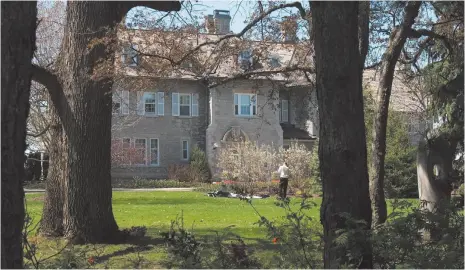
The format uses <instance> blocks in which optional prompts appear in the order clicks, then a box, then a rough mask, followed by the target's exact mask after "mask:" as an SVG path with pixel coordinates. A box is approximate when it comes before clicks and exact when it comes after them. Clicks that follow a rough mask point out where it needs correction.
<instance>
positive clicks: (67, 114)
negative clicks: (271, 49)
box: [34, 1, 180, 243]
mask: <svg viewBox="0 0 465 270" xmlns="http://www.w3.org/2000/svg"><path fill="white" fill-rule="evenodd" d="M137 5H147V6H149V7H152V8H155V9H158V10H163V11H172V10H179V9H180V3H179V2H176V1H173V2H171V1H165V2H144V1H141V2H96V1H95V2H94V1H86V2H84V1H82V2H81V1H77V2H69V3H68V5H67V10H66V13H67V22H66V25H65V30H64V31H65V36H64V39H63V43H62V48H61V53H60V55H59V57H58V61H57V67H58V70H57V72H56V73H55V74H52V73H51V72H50V71H47V70H45V69H43V68H40V67H34V77H35V80H37V81H38V82H40V83H42V84H43V85H45V86H46V87H47V89H48V90H49V93H50V98H51V100H52V102H53V105H54V106H55V108H56V110H57V112H58V115H59V117H60V121H61V123H62V125H63V132H64V135H63V136H64V141H63V148H62V149H63V150H62V151H63V152H64V153H65V154H64V155H62V156H60V163H57V162H54V163H53V164H52V165H53V166H57V167H56V168H53V169H54V170H56V171H60V170H61V171H63V168H65V177H64V181H63V182H62V183H63V194H62V196H63V197H62V199H63V233H64V235H65V236H66V237H67V238H70V239H73V241H74V242H75V243H84V242H88V243H89V242H110V241H111V242H114V241H118V240H119V237H117V235H118V226H117V224H116V221H115V219H114V216H113V211H112V204H111V199H112V189H111V175H110V169H111V156H110V151H111V150H110V149H111V89H112V85H113V80H112V75H113V74H112V71H113V68H114V67H113V65H114V61H113V60H114V52H115V47H116V46H112V45H109V44H111V43H114V42H115V41H116V29H115V28H116V27H115V26H116V24H117V23H118V22H119V21H120V20H121V18H122V17H123V16H124V15H125V14H126V12H127V11H128V10H129V9H130V8H132V7H134V6H137ZM59 148H61V147H58V149H59ZM48 187H50V188H51V187H52V186H51V185H48ZM56 192H57V191H56V190H50V191H49V192H48V193H49V194H50V195H51V194H55V193H56ZM53 199H59V198H53ZM50 200H52V198H50ZM48 206H49V207H50V204H49V205H48ZM58 210H59V209H58ZM58 210H57V209H49V210H47V211H49V214H50V215H49V216H50V217H51V218H52V219H54V218H56V219H57V220H49V221H48V223H49V225H52V226H51V228H59V227H58V226H56V224H58V223H59V220H58V219H59V218H60V217H59V214H56V212H57V211H58Z"/></svg>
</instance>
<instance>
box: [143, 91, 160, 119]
mask: <svg viewBox="0 0 465 270" xmlns="http://www.w3.org/2000/svg"><path fill="white" fill-rule="evenodd" d="M146 95H153V102H147V100H146ZM157 95H158V94H157V92H144V94H143V95H142V101H143V102H144V115H147V116H156V115H157V103H158V102H157ZM147 104H149V105H153V112H148V111H147Z"/></svg>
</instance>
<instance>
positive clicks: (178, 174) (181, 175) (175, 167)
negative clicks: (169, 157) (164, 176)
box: [168, 164, 190, 182]
mask: <svg viewBox="0 0 465 270" xmlns="http://www.w3.org/2000/svg"><path fill="white" fill-rule="evenodd" d="M168 178H169V179H173V180H176V181H179V182H190V181H189V180H190V177H189V165H187V164H170V165H169V166H168Z"/></svg>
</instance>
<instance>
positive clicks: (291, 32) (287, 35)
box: [281, 16, 297, 43]
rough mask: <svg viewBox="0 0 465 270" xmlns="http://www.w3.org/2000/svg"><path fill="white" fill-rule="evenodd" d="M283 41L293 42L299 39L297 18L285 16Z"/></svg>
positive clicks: (282, 23)
mask: <svg viewBox="0 0 465 270" xmlns="http://www.w3.org/2000/svg"><path fill="white" fill-rule="evenodd" d="M281 36H282V41H283V42H286V43H293V42H296V41H297V21H296V19H295V18H292V17H289V16H285V17H283V20H282V22H281Z"/></svg>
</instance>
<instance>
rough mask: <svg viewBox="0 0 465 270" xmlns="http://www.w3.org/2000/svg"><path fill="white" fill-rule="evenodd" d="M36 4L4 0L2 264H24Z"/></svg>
mask: <svg viewBox="0 0 465 270" xmlns="http://www.w3.org/2000/svg"><path fill="white" fill-rule="evenodd" d="M36 5H37V3H36V2H35V1H34V2H2V11H1V14H2V101H1V104H2V263H1V266H2V268H23V246H22V236H23V235H22V229H23V226H24V191H23V187H22V182H23V180H24V177H25V174H24V163H25V153H24V151H25V150H26V120H27V116H28V113H29V95H30V86H31V75H32V69H31V67H32V66H31V59H32V56H33V53H34V50H35V40H36V37H35V30H36V19H37V7H36Z"/></svg>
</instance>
